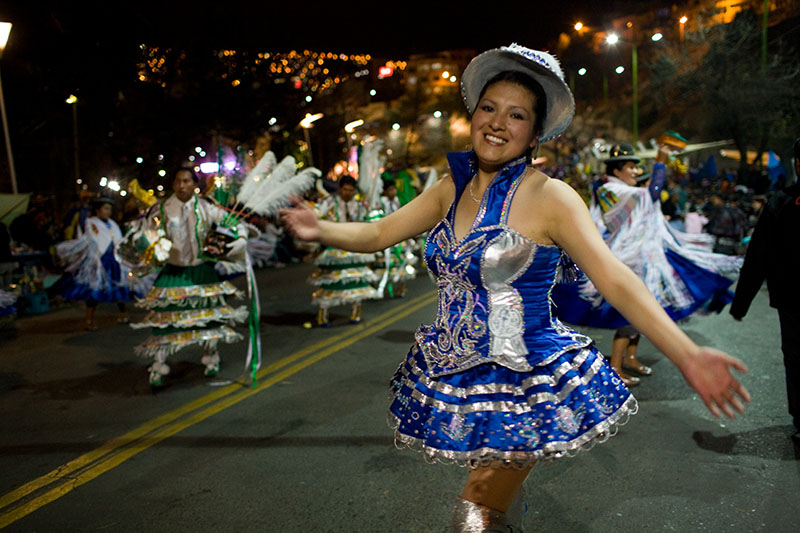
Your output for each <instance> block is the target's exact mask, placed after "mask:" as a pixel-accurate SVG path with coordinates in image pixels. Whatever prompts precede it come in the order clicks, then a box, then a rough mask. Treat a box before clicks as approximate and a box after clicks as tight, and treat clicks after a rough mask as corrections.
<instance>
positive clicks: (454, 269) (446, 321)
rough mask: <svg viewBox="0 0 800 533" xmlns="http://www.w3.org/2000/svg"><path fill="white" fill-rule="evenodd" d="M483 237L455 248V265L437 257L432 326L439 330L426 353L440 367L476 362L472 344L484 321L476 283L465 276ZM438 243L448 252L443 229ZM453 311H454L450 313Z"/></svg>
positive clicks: (481, 332)
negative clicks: (436, 296) (435, 307)
mask: <svg viewBox="0 0 800 533" xmlns="http://www.w3.org/2000/svg"><path fill="white" fill-rule="evenodd" d="M485 240H486V237H485V236H484V235H481V236H480V237H478V238H476V239H475V240H472V241H469V242H467V243H465V244H464V245H463V247H458V248H456V250H455V252H454V253H453V258H454V259H460V260H459V261H457V262H455V263H454V264H447V263H445V262H444V261H443V260H442V258H441V256H437V257H436V259H435V261H436V269H437V271H438V272H439V275H438V281H437V285H438V288H439V310H438V313H437V316H436V322H435V324H434V327H435V328H436V329H437V330H439V335H438V337H437V339H436V344H435V346H431V345H430V344H428V345H427V348H428V349H426V350H425V353H426V356H428V358H429V360H430V361H431V362H432V363H435V364H436V365H437V366H440V367H442V368H460V367H463V366H464V365H467V366H470V365H472V364H475V363H476V362H477V360H478V358H479V357H480V352H478V351H477V350H476V349H475V345H476V344H477V343H478V342H479V341H480V339H481V338H482V337H483V336H484V335H485V334H486V323H485V322H484V321H482V320H480V319H479V318H478V316H477V315H478V314H477V313H476V311H477V310H478V309H481V310H484V312H485V308H484V306H483V304H482V303H481V301H480V298H479V296H478V294H477V293H476V291H475V285H473V284H472V282H470V280H469V278H468V277H467V269H468V268H469V265H470V262H471V260H472V257H471V254H472V253H473V252H475V251H476V250H477V249H478V248H479V247H480V246H481V245H482V244H483V242H484V241H485ZM436 241H437V245H438V246H439V248H440V249H441V250H442V253H443V255H444V256H445V257H447V256H448V255H450V251H451V243H450V240H449V239H448V238H447V234H446V233H445V232H443V231H442V232H439V234H438V235H437V236H436ZM452 311H454V312H452Z"/></svg>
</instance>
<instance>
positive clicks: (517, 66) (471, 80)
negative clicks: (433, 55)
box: [461, 43, 575, 142]
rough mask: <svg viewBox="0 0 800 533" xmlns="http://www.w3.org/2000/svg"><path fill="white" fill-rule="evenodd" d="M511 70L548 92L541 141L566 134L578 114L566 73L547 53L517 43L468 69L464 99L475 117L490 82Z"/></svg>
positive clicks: (489, 52)
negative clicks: (565, 77) (574, 116)
mask: <svg viewBox="0 0 800 533" xmlns="http://www.w3.org/2000/svg"><path fill="white" fill-rule="evenodd" d="M507 70H511V71H515V72H521V73H523V74H527V75H528V76H530V77H531V78H533V79H534V80H536V81H537V82H539V84H540V85H541V86H542V88H543V89H544V93H545V95H546V97H547V116H546V117H545V120H544V124H543V128H542V133H541V135H540V136H539V141H540V142H545V141H549V140H551V139H555V138H556V137H558V136H559V135H561V134H562V133H564V130H566V129H567V126H569V123H570V121H572V116H573V115H574V114H575V100H574V99H573V98H572V92H570V90H569V87H567V84H566V83H564V72H563V71H562V70H561V66H560V65H559V64H558V60H557V59H556V58H555V56H553V55H550V54H548V53H547V52H541V51H539V50H531V49H530V48H525V47H524V46H520V45H518V44H516V43H514V44H512V45H511V46H503V47H501V48H495V49H493V50H487V51H486V52H483V53H482V54H480V55H478V56H476V57H475V58H474V59H473V60H472V61H470V63H469V65H467V68H466V69H465V70H464V74H462V76H461V95H462V96H463V97H464V103H465V104H466V106H467V110H468V111H469V112H470V113H473V112H474V111H475V107H476V106H477V105H478V97H479V96H480V94H481V91H483V88H484V86H485V85H486V82H488V81H489V80H490V79H492V78H493V77H495V76H496V75H497V74H499V73H501V72H505V71H507Z"/></svg>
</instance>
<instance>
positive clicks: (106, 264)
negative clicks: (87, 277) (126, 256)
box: [55, 246, 134, 302]
mask: <svg viewBox="0 0 800 533" xmlns="http://www.w3.org/2000/svg"><path fill="white" fill-rule="evenodd" d="M100 263H101V264H102V265H103V270H105V272H106V276H107V278H108V281H109V282H110V283H109V286H108V287H103V288H100V289H97V288H93V287H91V286H89V285H87V284H85V283H80V282H79V281H77V280H76V279H75V278H74V277H73V276H72V275H71V274H64V275H63V276H62V277H61V279H60V280H59V281H58V285H57V287H56V288H55V290H56V291H57V292H59V293H60V294H61V296H62V297H63V298H64V299H65V300H86V301H92V300H94V301H95V302H130V301H132V300H133V299H134V294H133V292H132V291H131V289H130V287H129V286H128V284H127V282H126V280H124V279H122V269H121V267H120V264H119V263H118V262H117V260H116V258H115V257H114V248H113V246H109V247H108V250H106V253H104V254H103V255H102V256H101V257H100Z"/></svg>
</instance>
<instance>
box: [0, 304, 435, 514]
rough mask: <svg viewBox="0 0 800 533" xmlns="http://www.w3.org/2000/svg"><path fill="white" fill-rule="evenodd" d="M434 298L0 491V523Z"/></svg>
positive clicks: (281, 362)
mask: <svg viewBox="0 0 800 533" xmlns="http://www.w3.org/2000/svg"><path fill="white" fill-rule="evenodd" d="M435 300H436V294H435V293H426V294H423V295H422V296H418V297H416V298H413V299H411V300H409V301H408V302H404V303H403V304H400V305H398V306H397V307H396V308H394V309H391V310H389V311H386V312H385V313H383V314H381V315H379V316H377V317H375V318H374V319H372V320H369V321H368V322H365V323H363V324H361V325H359V326H356V327H355V328H353V329H350V330H348V331H347V332H345V333H340V334H338V335H335V336H333V337H329V338H327V339H324V340H322V341H319V342H317V343H314V344H312V345H311V346H308V347H306V348H303V349H301V350H298V351H297V352H295V353H293V354H291V355H288V356H286V357H284V358H282V359H280V360H279V361H276V362H274V363H272V364H270V365H267V366H266V367H264V368H262V369H261V370H260V371H259V372H258V376H257V379H258V384H257V386H256V387H255V388H243V387H242V386H241V385H240V384H233V385H228V386H226V387H223V388H221V389H219V390H217V391H215V392H212V393H210V394H206V395H204V396H203V397H201V398H198V399H197V400H194V401H192V402H189V403H187V404H186V405H183V406H182V407H180V408H178V409H175V410H173V411H170V412H168V413H165V414H163V415H161V416H159V417H157V418H154V419H153V420H151V421H149V422H146V423H145V424H142V425H141V426H139V427H138V428H136V429H134V430H132V431H130V432H128V433H126V434H125V435H123V436H121V437H117V438H115V439H112V440H110V441H108V442H106V443H105V444H103V445H101V446H100V447H98V448H97V449H95V450H92V451H91V452H88V453H86V454H84V455H82V456H80V457H78V458H76V459H74V460H72V461H70V462H68V463H66V464H65V465H62V466H60V467H58V468H56V469H55V470H53V471H51V472H49V473H48V474H45V475H44V476H41V477H39V478H37V479H35V480H33V481H31V482H29V483H26V484H25V485H23V486H21V487H19V488H17V489H15V490H13V491H11V492H9V493H7V494H5V495H3V496H2V497H0V528H4V527H6V526H8V525H9V524H12V523H14V522H16V521H17V520H19V519H20V518H23V517H24V516H27V515H29V514H30V513H32V512H34V511H36V510H37V509H39V508H41V507H43V506H45V505H47V504H48V503H50V502H52V501H54V500H57V499H58V498H60V497H61V496H64V495H65V494H67V493H69V492H70V491H72V490H73V489H75V488H77V487H79V486H81V485H83V484H84V483H87V482H89V481H91V480H93V479H95V478H96V477H98V476H100V475H101V474H103V473H104V472H107V471H109V470H111V469H113V468H115V467H116V466H118V465H120V464H121V463H123V462H125V461H126V460H128V459H130V458H131V457H133V456H134V455H136V454H138V453H139V452H142V451H144V450H146V449H148V448H150V447H151V446H154V445H155V444H158V443H159V442H161V441H162V440H164V439H166V438H169V437H171V436H173V435H175V434H176V433H179V432H180V431H183V430H184V429H186V428H188V427H190V426H193V425H194V424H197V423H199V422H201V421H203V420H205V419H206V418H208V417H210V416H212V415H215V414H217V413H219V412H220V411H223V410H225V409H227V408H228V407H231V406H233V405H235V404H237V403H239V402H241V401H242V400H245V399H247V398H249V397H251V396H253V395H255V394H258V393H259V392H261V391H263V390H265V389H267V388H269V387H271V386H273V385H274V384H276V383H279V382H281V381H283V380H284V379H286V378H288V377H289V376H291V375H293V374H296V373H297V372H299V371H301V370H303V369H304V368H306V367H308V366H311V365H312V364H314V363H316V362H318V361H321V360H322V359H324V358H326V357H328V356H329V355H332V354H334V353H336V352H338V351H340V350H342V349H343V348H346V347H347V346H350V345H351V344H353V343H355V342H358V341H359V340H361V339H363V338H365V337H368V336H370V335H373V334H375V333H377V332H378V331H380V330H382V329H384V328H386V327H387V326H389V325H391V324H393V323H394V322H397V321H398V320H400V319H402V318H404V317H406V316H408V315H410V314H411V313H414V312H415V311H418V310H419V309H421V308H422V307H424V306H426V305H429V304H431V303H433V302H434V301H435ZM293 363H294V364H293ZM285 367H286V368H285ZM281 369H283V370H281Z"/></svg>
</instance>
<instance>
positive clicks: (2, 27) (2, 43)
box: [0, 22, 17, 194]
mask: <svg viewBox="0 0 800 533" xmlns="http://www.w3.org/2000/svg"><path fill="white" fill-rule="evenodd" d="M10 33H11V23H10V22H0V58H1V57H2V56H3V51H4V50H5V49H6V43H7V42H8V36H9V34H10ZM0 113H1V114H2V118H3V133H4V134H5V137H6V151H7V152H8V169H9V171H10V172H11V192H13V193H14V194H17V173H16V172H15V171H14V156H13V154H12V153H11V137H10V135H9V133H8V117H7V116H6V102H5V99H4V98H3V80H2V79H1V78H0Z"/></svg>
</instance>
